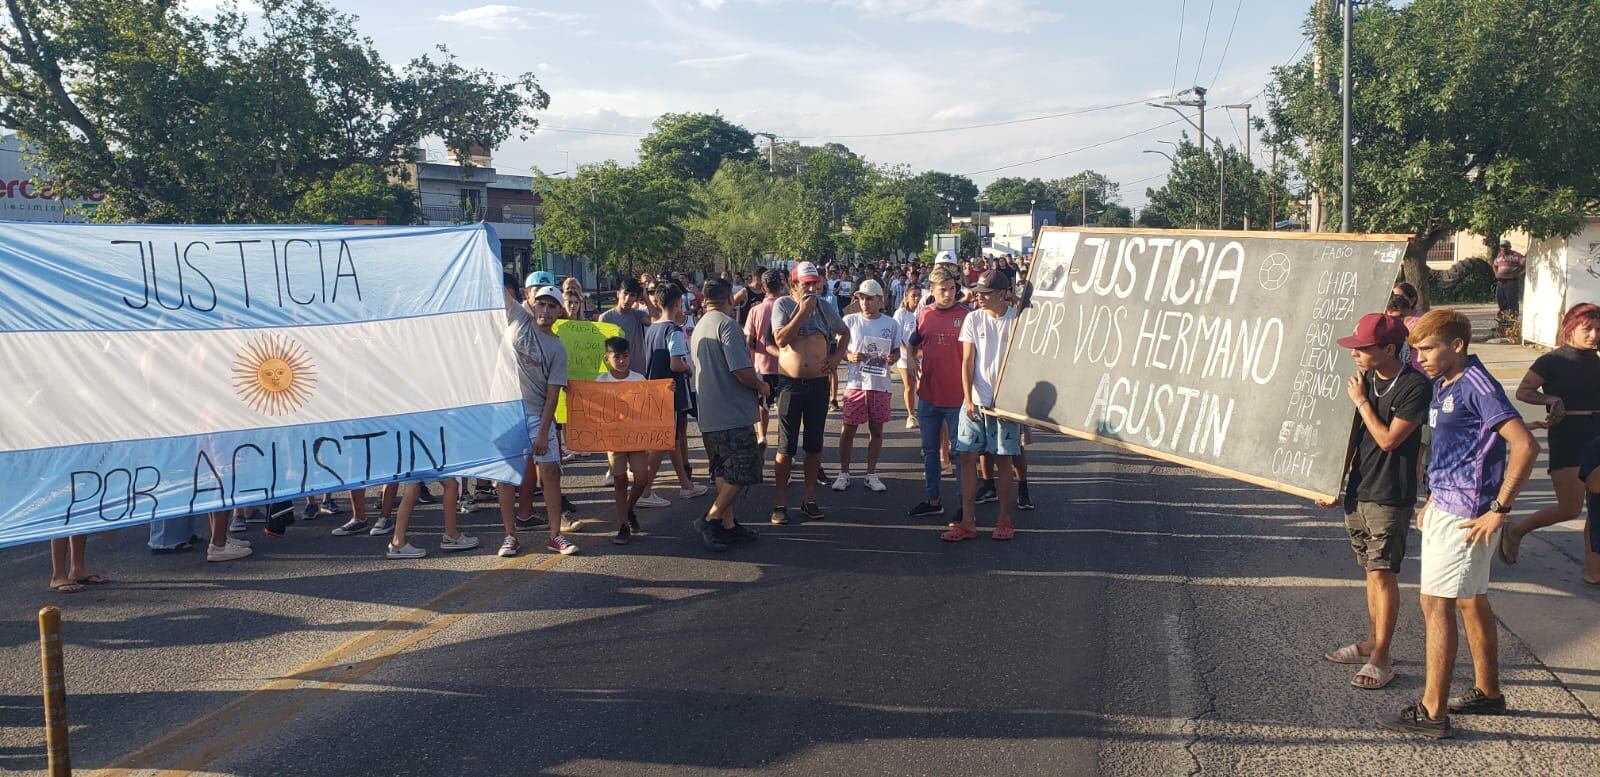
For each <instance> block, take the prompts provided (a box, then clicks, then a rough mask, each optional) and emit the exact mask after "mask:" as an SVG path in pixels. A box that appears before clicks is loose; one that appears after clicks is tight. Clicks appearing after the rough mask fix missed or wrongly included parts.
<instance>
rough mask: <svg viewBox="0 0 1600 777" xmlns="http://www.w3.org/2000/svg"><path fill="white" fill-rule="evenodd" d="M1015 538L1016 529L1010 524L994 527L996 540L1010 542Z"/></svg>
mask: <svg viewBox="0 0 1600 777" xmlns="http://www.w3.org/2000/svg"><path fill="white" fill-rule="evenodd" d="M1015 536H1017V530H1016V527H1014V526H1012V525H1011V524H1009V523H1001V524H996V525H995V527H994V538H995V539H997V540H1009V539H1011V538H1012V537H1015Z"/></svg>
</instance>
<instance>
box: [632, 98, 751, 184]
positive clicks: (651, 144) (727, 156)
mask: <svg viewBox="0 0 1600 777" xmlns="http://www.w3.org/2000/svg"><path fill="white" fill-rule="evenodd" d="M755 155H756V148H755V136H754V135H752V134H750V131H749V130H747V129H745V128H744V127H741V126H739V125H737V124H734V123H732V122H729V121H728V120H727V119H724V118H722V114H720V113H667V114H662V115H661V116H660V117H659V118H657V119H656V120H655V123H654V124H653V125H651V132H650V134H649V135H646V136H645V137H644V139H643V140H641V141H639V161H640V163H642V164H644V165H645V166H647V167H655V168H658V169H660V170H661V171H663V172H665V173H666V174H668V175H671V176H673V177H676V178H682V179H687V180H694V181H701V182H705V181H709V180H711V176H713V175H716V173H717V169H718V168H720V167H721V166H722V163H723V161H724V160H749V159H754V158H755Z"/></svg>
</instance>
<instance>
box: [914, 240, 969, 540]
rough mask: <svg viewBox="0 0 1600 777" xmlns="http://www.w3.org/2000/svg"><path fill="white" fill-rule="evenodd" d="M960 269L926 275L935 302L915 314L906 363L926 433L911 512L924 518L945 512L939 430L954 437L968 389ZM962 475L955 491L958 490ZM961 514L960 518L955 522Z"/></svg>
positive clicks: (945, 268)
mask: <svg viewBox="0 0 1600 777" xmlns="http://www.w3.org/2000/svg"><path fill="white" fill-rule="evenodd" d="M959 273H960V268H958V267H957V266H956V265H954V264H937V265H935V266H934V268H933V273H932V274H931V275H929V277H928V288H929V291H930V292H932V294H933V304H932V305H929V306H926V307H924V308H923V309H922V310H921V311H919V312H918V313H917V324H916V328H915V329H913V330H912V332H911V337H910V338H909V339H908V340H907V346H908V348H907V352H908V356H907V358H906V363H907V364H908V365H915V364H917V363H918V360H919V359H920V362H921V368H920V370H917V377H916V380H917V423H918V427H919V428H920V429H921V431H922V485H923V494H924V499H923V501H921V502H919V503H917V506H916V507H913V508H911V510H910V512H909V513H908V515H910V516H912V517H914V518H921V517H925V516H932V515H944V505H943V503H942V502H941V501H940V500H939V478H940V476H941V475H942V470H943V468H942V466H941V465H940V463H939V448H940V447H941V445H943V444H944V443H943V441H942V439H941V438H942V437H944V436H946V435H941V431H943V432H945V433H946V434H947V436H948V439H951V440H954V439H955V438H956V422H957V420H958V419H959V418H960V414H961V405H962V402H963V397H964V389H963V387H962V383H961V358H962V351H961V323H962V322H963V321H964V320H965V319H966V317H967V312H968V311H967V308H965V307H963V306H962V305H960V304H958V303H957V299H958V297H959V295H960V293H961V283H960V275H959ZM959 478H960V476H959V474H958V476H957V492H956V493H958V494H959V493H960V490H959V489H960V482H959ZM959 520H960V516H959V515H958V516H957V521H959Z"/></svg>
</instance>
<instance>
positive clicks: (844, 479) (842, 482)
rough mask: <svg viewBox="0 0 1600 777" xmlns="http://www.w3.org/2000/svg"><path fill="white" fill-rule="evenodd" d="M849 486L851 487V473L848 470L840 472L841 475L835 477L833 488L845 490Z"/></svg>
mask: <svg viewBox="0 0 1600 777" xmlns="http://www.w3.org/2000/svg"><path fill="white" fill-rule="evenodd" d="M849 487H850V473H848V472H840V473H839V476H838V477H836V478H834V479H833V490H835V491H843V490H845V489H847V488H849Z"/></svg>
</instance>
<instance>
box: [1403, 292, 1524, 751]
mask: <svg viewBox="0 0 1600 777" xmlns="http://www.w3.org/2000/svg"><path fill="white" fill-rule="evenodd" d="M1409 340H1410V342H1411V347H1412V348H1415V349H1416V351H1417V356H1418V358H1419V359H1421V360H1422V370H1423V372H1424V373H1426V374H1427V376H1428V377H1430V378H1433V379H1434V391H1433V402H1432V403H1431V404H1430V405H1429V407H1428V425H1429V426H1430V427H1431V428H1432V429H1433V458H1432V460H1431V461H1429V462H1428V483H1429V486H1430V487H1431V489H1432V495H1431V496H1430V497H1429V498H1428V503H1427V504H1426V505H1424V506H1423V509H1422V514H1421V515H1420V516H1419V517H1418V518H1417V527H1418V528H1419V529H1421V531H1422V581H1421V586H1420V588H1421V593H1422V615H1423V619H1424V620H1425V621H1426V623H1427V650H1428V658H1427V679H1426V680H1425V683H1424V686H1423V691H1422V698H1421V699H1420V700H1419V701H1417V702H1416V703H1414V704H1410V705H1407V706H1406V707H1404V708H1403V709H1401V710H1400V711H1399V712H1398V713H1395V714H1393V715H1389V716H1386V717H1383V718H1380V719H1379V721H1378V722H1379V724H1380V725H1382V726H1384V727H1385V728H1389V729H1392V730H1395V731H1401V732H1405V733H1411V734H1420V735H1422V736H1427V737H1432V738H1435V739H1443V738H1445V737H1449V736H1452V735H1454V729H1453V728H1452V727H1451V725H1450V715H1449V713H1456V714H1464V715H1503V714H1505V712H1506V700H1505V697H1504V696H1503V695H1501V693H1500V658H1499V647H1500V646H1499V635H1498V633H1497V632H1496V629H1497V628H1498V624H1497V623H1496V622H1495V617H1494V610H1493V609H1492V608H1491V607H1490V606H1489V565H1490V562H1491V561H1492V559H1493V558H1494V551H1493V549H1494V547H1495V545H1496V544H1497V542H1498V541H1499V537H1498V536H1497V534H1498V532H1499V531H1500V529H1501V527H1502V526H1503V525H1504V523H1505V516H1506V514H1508V513H1510V512H1511V504H1512V502H1514V501H1516V498H1517V494H1519V493H1521V492H1522V486H1523V485H1524V484H1525V483H1527V482H1528V475H1529V474H1530V473H1531V472H1532V471H1533V462H1534V460H1535V459H1537V458H1538V457H1539V443H1538V442H1537V441H1535V440H1534V439H1533V434H1532V433H1531V432H1529V431H1528V427H1527V425H1526V424H1524V423H1523V422H1522V418H1521V416H1519V415H1517V410H1516V408H1514V407H1512V405H1511V401H1510V400H1509V399H1507V398H1506V392H1505V390H1504V389H1502V388H1500V384H1499V382H1498V381H1496V380H1495V379H1494V376H1492V375H1490V374H1489V370H1488V369H1487V368H1485V367H1484V366H1483V362H1481V361H1479V359H1478V357H1476V356H1471V355H1468V354H1467V343H1469V342H1471V341H1472V322H1471V321H1468V320H1467V317H1466V316H1465V315H1463V314H1461V313H1460V312H1458V311H1455V310H1452V309H1449V308H1441V309H1438V310H1431V311H1429V312H1428V313H1427V315H1424V316H1423V317H1422V320H1421V321H1418V322H1417V327H1416V329H1413V330H1412V331H1411V336H1410V338H1409ZM1457 609H1459V610H1460V611H1461V616H1462V617H1461V619H1462V622H1463V623H1465V624H1466V631H1467V645H1468V647H1469V648H1471V650H1472V669H1473V676H1474V677H1473V679H1474V682H1473V686H1472V688H1471V689H1469V690H1468V691H1467V692H1466V693H1464V694H1462V695H1461V696H1457V697H1454V698H1451V697H1450V676H1451V674H1452V673H1453V670H1454V668H1455V663H1456V647H1457V633H1456V610H1457Z"/></svg>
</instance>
